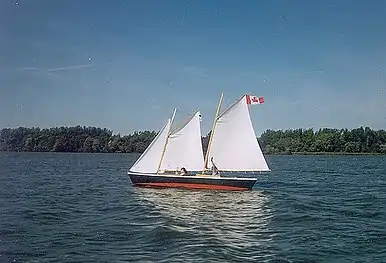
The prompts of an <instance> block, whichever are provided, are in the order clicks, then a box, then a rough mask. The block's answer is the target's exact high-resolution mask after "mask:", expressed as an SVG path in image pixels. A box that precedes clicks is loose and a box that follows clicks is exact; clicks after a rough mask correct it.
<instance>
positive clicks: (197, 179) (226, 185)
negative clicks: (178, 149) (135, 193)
mask: <svg viewBox="0 0 386 263" xmlns="http://www.w3.org/2000/svg"><path fill="white" fill-rule="evenodd" d="M128 174H129V176H130V179H131V181H132V183H133V184H134V185H135V186H142V187H172V188H190V189H215V190H250V189H252V187H253V185H254V184H255V182H256V181H257V179H254V178H227V177H216V178H213V177H209V176H173V175H155V174H154V175H153V174H138V173H131V172H129V173H128Z"/></svg>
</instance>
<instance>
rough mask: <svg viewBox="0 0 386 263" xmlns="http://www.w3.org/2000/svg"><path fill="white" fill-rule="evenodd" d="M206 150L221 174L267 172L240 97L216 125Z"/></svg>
mask: <svg viewBox="0 0 386 263" xmlns="http://www.w3.org/2000/svg"><path fill="white" fill-rule="evenodd" d="M212 136H213V137H212V144H211V146H210V149H209V155H208V160H209V162H208V164H207V166H208V167H210V166H211V165H210V158H211V157H213V160H214V162H215V164H216V166H217V168H218V169H219V170H220V171H221V170H222V171H270V169H269V167H268V165H267V162H266V160H265V158H264V156H263V153H262V151H261V149H260V146H259V143H258V141H257V138H256V135H255V132H254V129H253V125H252V122H251V118H250V115H249V109H248V105H247V101H246V96H245V95H244V96H243V97H242V98H241V99H239V100H238V101H237V102H236V103H235V104H233V105H232V106H231V107H230V108H228V109H227V110H226V111H225V112H224V113H223V114H222V115H220V116H219V118H218V119H217V121H216V124H215V128H214V132H213V134H212Z"/></svg>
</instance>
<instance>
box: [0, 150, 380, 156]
mask: <svg viewBox="0 0 386 263" xmlns="http://www.w3.org/2000/svg"><path fill="white" fill-rule="evenodd" d="M0 153H79V154H90V153H92V154H137V155H140V154H142V153H140V152H55V151H45V152H43V151H40V152H36V151H0ZM263 154H264V155H265V156H291V155H310V156H312V155H323V156H328V155H329V156H337V155H341V156H352V155H356V156H375V155H376V156H378V155H380V156H382V155H383V156H385V155H386V154H385V153H348V152H294V153H263Z"/></svg>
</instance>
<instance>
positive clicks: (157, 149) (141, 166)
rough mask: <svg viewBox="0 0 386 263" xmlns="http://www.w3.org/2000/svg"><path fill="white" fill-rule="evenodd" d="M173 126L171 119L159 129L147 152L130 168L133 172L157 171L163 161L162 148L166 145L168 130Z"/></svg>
mask: <svg viewBox="0 0 386 263" xmlns="http://www.w3.org/2000/svg"><path fill="white" fill-rule="evenodd" d="M170 126H171V120H170V119H169V120H168V122H167V123H166V124H165V126H164V127H163V128H162V129H161V130H160V131H159V133H158V134H157V136H156V137H155V138H154V139H153V141H152V142H151V143H150V145H149V146H148V147H147V149H146V150H145V152H144V153H143V154H142V155H141V156H140V157H139V158H138V160H137V162H136V163H135V164H134V165H133V166H132V167H131V168H130V171H132V172H139V173H157V170H158V165H159V163H160V161H161V155H162V150H163V148H164V146H165V142H166V138H167V135H168V131H169V129H170Z"/></svg>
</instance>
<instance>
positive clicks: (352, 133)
mask: <svg viewBox="0 0 386 263" xmlns="http://www.w3.org/2000/svg"><path fill="white" fill-rule="evenodd" d="M259 141H260V145H261V147H262V149H263V150H264V152H265V153H267V154H293V153H381V154H386V131H384V130H377V131H375V130H372V129H370V128H369V127H366V128H363V127H360V128H357V129H352V130H348V129H320V130H318V131H313V130H312V129H306V130H304V129H297V130H286V131H273V130H267V131H266V132H264V133H263V134H262V135H261V137H260V138H259Z"/></svg>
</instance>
